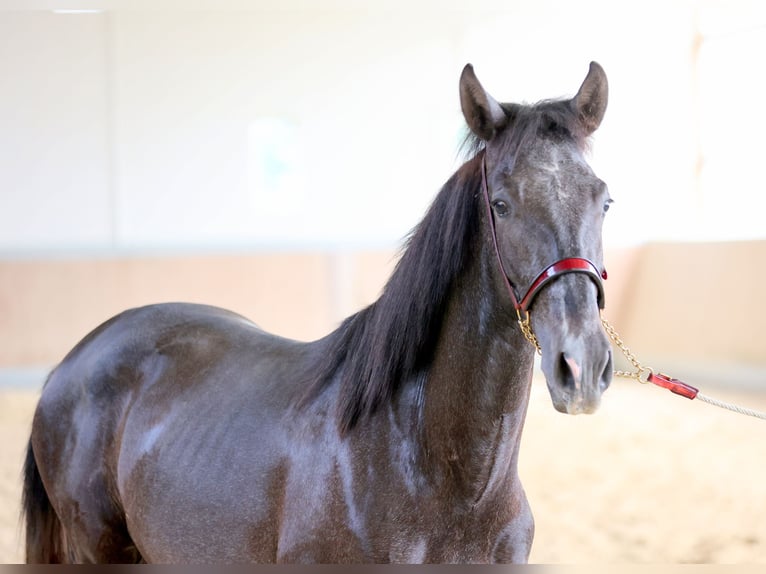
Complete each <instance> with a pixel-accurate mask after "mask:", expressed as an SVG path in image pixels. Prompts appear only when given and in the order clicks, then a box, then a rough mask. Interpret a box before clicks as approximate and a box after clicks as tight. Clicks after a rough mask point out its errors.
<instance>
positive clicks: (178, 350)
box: [32, 303, 309, 561]
mask: <svg viewBox="0 0 766 574" xmlns="http://www.w3.org/2000/svg"><path fill="white" fill-rule="evenodd" d="M308 348H309V345H306V344H302V343H298V342H295V341H290V340H287V339H282V338H279V337H275V336H273V335H270V334H268V333H265V332H263V331H261V330H260V329H258V328H257V327H256V326H255V325H254V324H253V323H251V322H250V321H248V320H246V319H245V318H243V317H241V316H239V315H236V314H234V313H231V312H229V311H226V310H223V309H219V308H215V307H209V306H203V305H191V304H180V303H177V304H162V305H153V306H147V307H141V308H137V309H132V310H129V311H126V312H124V313H122V314H120V315H118V316H116V317H114V318H112V319H110V320H109V321H107V322H105V323H104V324H102V325H101V326H99V327H98V328H96V329H95V330H94V331H93V332H91V333H90V334H89V335H87V336H86V337H85V338H84V339H83V340H82V341H81V342H80V343H79V344H78V345H77V346H76V347H75V348H74V349H72V351H71V352H70V353H69V354H68V355H67V356H66V357H65V359H64V360H63V361H62V362H61V363H60V364H59V365H58V366H57V367H56V368H55V369H54V370H53V372H52V373H51V375H50V377H49V379H48V382H47V383H46V386H45V388H44V390H43V393H42V396H41V399H40V403H39V405H38V408H37V411H36V413H35V420H34V424H33V431H32V445H33V448H34V452H35V457H36V459H37V463H38V466H39V468H40V474H41V476H42V479H43V482H44V483H45V485H46V489H47V490H48V492H49V493H50V498H51V502H52V504H53V506H54V508H56V511H57V513H59V515H60V517H61V519H62V522H63V523H65V524H72V525H74V527H73V528H70V529H69V532H68V533H67V536H68V541H67V543H68V546H69V548H70V555H71V558H72V559H74V560H78V561H80V560H83V561H113V560H120V561H127V560H131V559H132V558H135V557H140V556H139V554H138V552H137V550H136V549H135V543H136V542H137V541H134V540H133V538H135V537H136V535H139V536H143V538H144V540H142V542H143V544H141V545H140V547H142V548H143V547H144V546H146V545H151V544H152V543H153V542H158V543H160V544H161V543H162V540H161V539H162V534H163V532H164V533H168V535H172V536H180V535H182V534H183V533H179V532H178V530H179V528H182V527H181V526H180V525H178V524H174V523H173V517H172V516H158V515H157V513H156V512H155V511H154V510H153V509H152V506H153V503H154V502H160V501H161V500H162V499H163V498H164V499H165V500H167V499H168V498H172V497H173V496H177V497H178V499H179V501H180V500H184V501H185V503H186V504H193V503H194V500H195V499H196V500H200V501H202V500H205V501H206V503H205V506H207V508H214V507H215V505H211V504H210V500H211V499H212V500H216V499H218V500H219V501H220V502H224V501H223V500H221V497H224V498H231V497H232V496H233V495H234V494H233V493H232V492H231V491H230V490H227V489H226V488H222V487H220V486H218V487H216V485H215V482H216V480H220V479H222V477H223V476H224V475H225V473H227V472H228V471H230V470H231V468H233V466H232V465H236V464H238V463H239V464H251V465H252V464H253V461H255V460H258V461H260V462H262V463H263V464H264V465H265V466H267V467H268V465H269V464H273V465H276V464H277V462H276V460H277V459H278V455H276V454H273V453H274V451H276V450H278V448H277V447H275V446H274V444H273V440H271V441H270V440H269V437H270V436H274V435H275V434H276V433H275V432H274V431H275V429H276V427H278V426H279V425H280V424H281V423H282V422H283V419H285V418H286V417H288V413H289V410H290V408H291V405H292V404H294V403H295V401H296V399H297V398H298V397H299V396H300V393H301V389H300V385H299V379H300V371H301V370H302V368H303V367H302V364H303V362H304V360H305V357H306V351H307V349H308ZM235 435H236V436H235ZM245 435H247V438H249V439H250V440H251V441H253V444H254V445H256V446H255V447H254V448H255V450H253V449H252V448H251V449H250V450H249V451H248V453H245V454H243V453H242V452H241V449H239V450H238V447H241V446H242V440H243V438H245ZM160 452H161V453H162V456H161V457H160V456H159V455H160ZM270 452H271V453H272V454H273V456H271V457H269V456H268V453H270ZM256 482H257V480H256ZM155 499H156V500H155ZM225 502H227V503H228V504H226V505H225V506H226V507H231V506H232V505H231V500H226V501H225ZM256 502H257V501H251V503H250V505H249V509H248V510H249V511H250V512H251V513H252V512H253V511H254V510H256V509H254V508H253V506H254V505H255V504H256ZM235 506H236V505H235ZM244 506H245V507H247V506H248V505H244ZM164 508H165V509H167V506H165V507H164ZM197 510H199V511H200V512H204V509H202V508H200V509H197ZM189 511H193V509H191V508H189V509H187V512H185V513H180V512H179V513H178V517H184V516H186V517H188V513H189ZM163 512H165V511H163ZM180 519H181V520H183V518H180ZM161 522H164V524H162V525H161V524H160V523H161ZM147 524H148V525H150V526H152V528H151V529H150V530H151V532H149V531H146V529H145V528H144V526H143V525H147ZM139 525H141V526H139ZM160 526H162V528H159V527H160ZM203 526H204V521H203ZM128 532H130V534H128ZM197 534H198V533H197ZM192 535H194V533H192ZM156 551H157V552H158V553H160V552H161V551H162V549H156ZM144 558H146V557H144ZM176 558H177V559H179V560H183V559H184V558H188V556H187V557H184V556H173V555H167V554H166V555H164V556H162V559H164V560H173V559H176Z"/></svg>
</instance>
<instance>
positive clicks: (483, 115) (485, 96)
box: [460, 64, 508, 141]
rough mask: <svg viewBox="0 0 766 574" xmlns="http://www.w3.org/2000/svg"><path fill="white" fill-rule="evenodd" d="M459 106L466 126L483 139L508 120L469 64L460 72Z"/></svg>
mask: <svg viewBox="0 0 766 574" xmlns="http://www.w3.org/2000/svg"><path fill="white" fill-rule="evenodd" d="M460 107H461V108H462V109H463V116H464V117H465V121H466V122H468V127H469V128H471V131H472V132H473V133H475V134H476V135H477V136H479V137H480V138H481V139H483V140H484V141H489V140H491V139H492V138H493V137H495V135H496V134H497V132H498V131H499V130H500V129H502V128H503V127H504V126H505V124H506V123H507V121H508V118H507V117H506V115H505V112H504V111H503V108H501V107H500V104H498V103H497V102H496V101H495V99H494V98H493V97H492V96H490V95H489V93H487V91H486V90H485V89H484V88H483V87H482V85H481V83H480V82H479V79H478V78H477V77H476V74H474V72H473V66H472V65H471V64H466V65H465V68H463V73H462V74H460Z"/></svg>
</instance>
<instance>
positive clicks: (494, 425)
mask: <svg viewBox="0 0 766 574" xmlns="http://www.w3.org/2000/svg"><path fill="white" fill-rule="evenodd" d="M482 255H485V254H482ZM491 264H492V262H491V260H490V259H489V258H487V257H486V255H485V256H484V257H478V258H477V260H475V262H474V265H475V269H474V270H473V271H472V272H470V273H467V274H466V275H464V276H463V278H462V279H461V281H459V282H458V284H457V285H456V286H455V290H454V293H453V297H452V298H451V300H450V304H449V306H448V309H447V312H446V315H445V317H444V323H443V328H442V335H441V337H440V340H439V343H438V345H437V349H436V353H435V357H434V362H433V364H432V366H431V369H430V370H429V373H428V380H427V382H426V388H425V401H424V410H423V415H422V416H423V419H422V421H421V423H422V424H423V425H424V426H423V429H422V430H423V431H424V433H423V438H424V441H425V444H424V447H425V450H426V452H427V453H428V454H427V456H428V457H429V458H430V459H431V462H432V464H433V465H434V466H435V468H437V469H439V470H437V474H439V475H441V476H443V477H449V480H455V481H456V484H455V487H456V488H458V489H460V490H463V491H465V492H464V494H465V495H466V496H470V495H471V493H474V494H475V492H476V489H477V488H480V489H483V488H485V487H486V486H487V484H488V481H489V475H490V474H492V473H493V472H495V470H496V468H494V467H496V466H497V465H498V464H502V465H503V467H504V468H505V469H507V471H510V472H513V473H515V472H516V462H517V458H518V445H519V440H520V437H521V429H522V427H523V425H524V419H525V417H526V411H527V404H528V401H529V389H530V381H531V377H532V366H533V359H534V352H533V348H532V347H531V345H529V343H527V342H526V341H525V340H524V338H523V336H522V335H521V333H520V331H519V329H518V327H517V326H516V324H515V322H514V321H513V319H512V318H511V317H509V316H508V313H507V311H506V312H503V311H498V308H497V306H498V305H500V304H501V303H506V304H507V302H499V301H497V300H495V295H493V294H495V293H497V290H496V289H494V288H493V287H492V286H491V284H492V279H491V275H490V272H489V265H491ZM506 309H507V307H506Z"/></svg>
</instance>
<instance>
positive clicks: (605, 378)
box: [598, 351, 614, 393]
mask: <svg viewBox="0 0 766 574" xmlns="http://www.w3.org/2000/svg"><path fill="white" fill-rule="evenodd" d="M613 374H614V367H613V366H612V351H608V352H607V359H606V365H604V370H603V371H601V377H600V378H599V381H598V384H599V388H600V389H601V392H602V393H603V392H604V391H605V390H606V389H607V388H609V385H610V384H611V382H612V375H613Z"/></svg>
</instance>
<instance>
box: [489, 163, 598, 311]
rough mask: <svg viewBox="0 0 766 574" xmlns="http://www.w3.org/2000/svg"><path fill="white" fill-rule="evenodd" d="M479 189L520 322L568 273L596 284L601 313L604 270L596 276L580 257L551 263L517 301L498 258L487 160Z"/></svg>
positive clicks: (596, 273) (506, 282)
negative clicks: (552, 284) (548, 288)
mask: <svg viewBox="0 0 766 574" xmlns="http://www.w3.org/2000/svg"><path fill="white" fill-rule="evenodd" d="M481 185H482V188H483V189H482V191H483V193H484V200H485V203H486V205H487V217H488V219H489V226H490V229H491V230H492V242H493V244H494V246H495V255H496V256H497V262H498V264H499V265H500V270H501V271H502V272H503V279H504V281H505V285H506V287H507V288H508V294H509V295H510V297H511V301H512V302H513V306H514V308H515V309H516V312H517V314H518V315H519V321H521V320H522V317H521V315H522V314H525V315H526V316H527V317H528V316H529V308H530V307H531V306H532V303H533V302H534V300H535V297H536V296H537V295H538V293H540V291H541V290H542V289H543V287H545V286H546V285H547V284H548V283H550V282H551V281H553V280H554V279H556V278H557V277H560V276H561V275H565V274H567V273H584V274H585V275H587V276H588V277H590V278H591V279H592V280H593V282H594V283H595V284H596V289H598V308H599V309H603V308H604V283H603V281H602V279H606V276H607V275H606V270H605V269H604V270H602V271H601V272H599V270H598V268H597V267H596V266H595V265H594V264H593V263H592V262H591V261H589V260H588V259H584V258H582V257H565V258H564V259H560V260H559V261H556V262H555V263H552V264H551V265H549V266H548V267H546V268H545V269H543V271H542V272H541V273H540V274H539V275H538V276H537V278H535V280H534V281H532V284H531V285H530V286H529V288H528V289H527V291H526V293H525V294H524V296H523V297H521V299H519V297H518V296H517V295H516V290H515V289H514V288H513V286H512V285H511V280H510V278H509V277H508V273H506V271H505V266H504V265H503V259H502V257H500V248H499V247H498V244H497V231H496V229H495V218H494V216H493V214H492V205H491V203H490V199H489V187H488V186H487V162H486V156H484V157H482V158H481Z"/></svg>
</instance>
